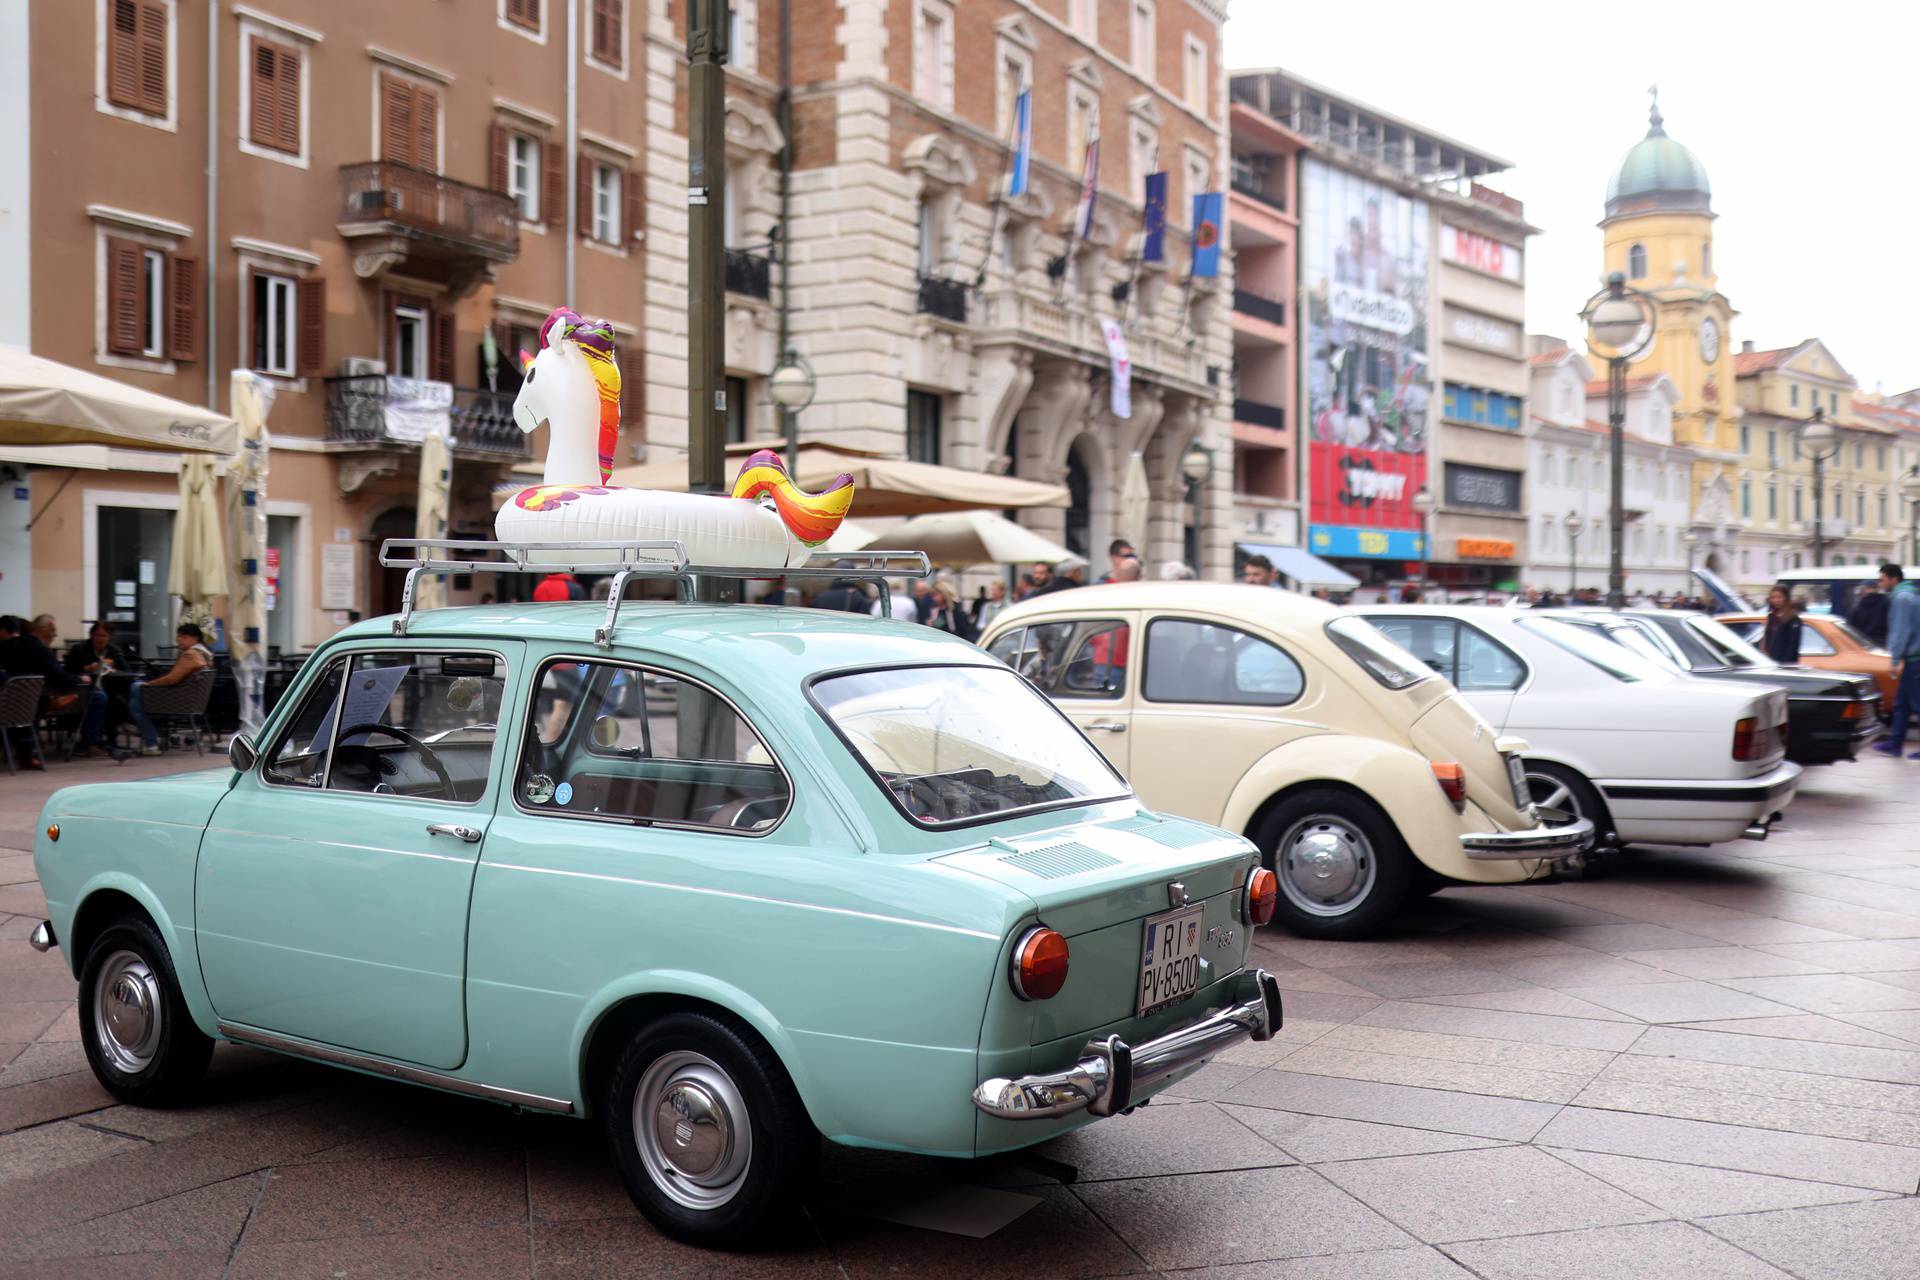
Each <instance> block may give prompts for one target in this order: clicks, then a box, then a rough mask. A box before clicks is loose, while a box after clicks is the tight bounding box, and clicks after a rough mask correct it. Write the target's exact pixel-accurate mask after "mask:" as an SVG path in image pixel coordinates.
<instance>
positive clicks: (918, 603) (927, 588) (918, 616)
mask: <svg viewBox="0 0 1920 1280" xmlns="http://www.w3.org/2000/svg"><path fill="white" fill-rule="evenodd" d="M910 591H911V592H912V594H913V620H914V621H915V622H925V621H926V620H927V619H928V618H929V617H931V616H932V615H933V607H934V605H935V603H936V601H935V600H934V598H933V583H931V582H929V581H928V580H927V579H925V578H915V579H914V580H913V586H912V587H911V588H910Z"/></svg>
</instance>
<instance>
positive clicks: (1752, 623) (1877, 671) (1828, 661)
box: [1720, 613, 1894, 715]
mask: <svg viewBox="0 0 1920 1280" xmlns="http://www.w3.org/2000/svg"><path fill="white" fill-rule="evenodd" d="M1720 621H1722V622H1724V623H1726V624H1727V625H1728V626H1729V627H1732V628H1733V629H1734V630H1735V631H1737V632H1739V633H1740V635H1741V636H1742V637H1743V638H1744V639H1746V640H1749V641H1751V642H1752V643H1754V644H1759V643H1760V633H1761V631H1762V630H1764V629H1765V627H1766V622H1767V616H1766V615H1765V614H1764V613H1723V614H1721V615H1720ZM1800 621H1801V623H1802V624H1803V625H1802V626H1801V628H1800V665H1801V666H1803V667H1818V668H1820V669H1821V670H1822V671H1854V672H1858V673H1859V674H1860V675H1863V676H1872V677H1873V679H1874V683H1876V684H1878V685H1879V686H1880V713H1881V714H1882V715H1885V714H1887V713H1888V712H1890V711H1891V710H1892V709H1893V685H1894V679H1893V659H1892V658H1890V657H1888V656H1887V651H1886V650H1885V649H1882V648H1880V647H1879V646H1878V645H1876V644H1874V643H1873V641H1871V640H1869V639H1867V638H1866V637H1865V636H1863V635H1861V634H1860V633H1859V632H1858V631H1855V630H1854V629H1853V628H1852V627H1850V626H1848V625H1847V623H1846V622H1845V620H1844V619H1841V618H1836V617H1834V616H1833V615H1832V614H1830V613H1803V614H1801V615H1800Z"/></svg>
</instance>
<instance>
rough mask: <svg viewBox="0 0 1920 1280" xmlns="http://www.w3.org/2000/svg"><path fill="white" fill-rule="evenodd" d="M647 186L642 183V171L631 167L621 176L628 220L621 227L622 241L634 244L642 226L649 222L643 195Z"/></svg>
mask: <svg viewBox="0 0 1920 1280" xmlns="http://www.w3.org/2000/svg"><path fill="white" fill-rule="evenodd" d="M645 190H646V188H644V187H643V186H642V185H641V183H640V171H639V170H638V169H629V170H627V171H626V173H624V174H622V175H621V177H620V191H621V194H622V195H624V196H625V197H626V214H627V220H626V222H625V224H624V225H622V226H621V228H620V243H621V244H632V243H633V240H634V237H636V236H638V235H639V234H640V228H641V227H644V226H645V225H646V224H647V206H646V201H645V200H644V199H643V198H642V195H643V193H644V191H645Z"/></svg>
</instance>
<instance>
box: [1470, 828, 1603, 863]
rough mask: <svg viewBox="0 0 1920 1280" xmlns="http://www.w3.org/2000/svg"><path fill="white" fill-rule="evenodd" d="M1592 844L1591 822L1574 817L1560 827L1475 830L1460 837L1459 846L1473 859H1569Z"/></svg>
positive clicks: (1495, 860) (1483, 860)
mask: <svg viewBox="0 0 1920 1280" xmlns="http://www.w3.org/2000/svg"><path fill="white" fill-rule="evenodd" d="M1592 843H1593V823H1592V822H1591V821H1589V820H1588V819H1586V818H1576V819H1575V820H1574V821H1572V822H1569V823H1567V824H1566V825H1565V826H1561V827H1529V828H1527V829H1526V830H1525V831H1478V832H1473V833H1471V834H1468V835H1464V836H1461V837H1460V847H1461V849H1463V850H1464V851H1465V852H1466V855H1467V856H1468V857H1469V858H1472V859H1473V860H1474V861H1475V862H1497V861H1500V860H1501V859H1505V858H1569V857H1572V856H1573V855H1574V854H1576V853H1584V852H1585V851H1586V849H1587V846H1588V845H1591V844H1592Z"/></svg>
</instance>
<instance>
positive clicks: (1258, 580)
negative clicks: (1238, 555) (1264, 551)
mask: <svg viewBox="0 0 1920 1280" xmlns="http://www.w3.org/2000/svg"><path fill="white" fill-rule="evenodd" d="M1278 576H1279V575H1278V574H1276V573H1275V572H1274V571H1273V561H1271V560H1269V559H1267V558H1266V557H1265V556H1263V555H1261V554H1259V553H1258V552H1255V553H1254V554H1253V555H1250V556H1248V557H1247V558H1246V562H1245V563H1243V564H1242V565H1241V566H1240V581H1242V582H1244V583H1246V584H1247V585H1248V586H1250V587H1270V586H1272V585H1273V584H1274V580H1275V579H1276V578H1277V577H1278Z"/></svg>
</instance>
